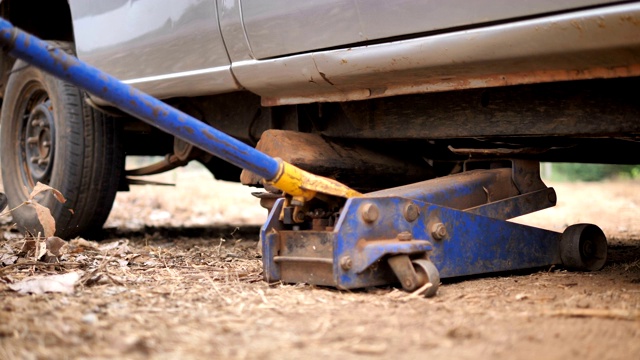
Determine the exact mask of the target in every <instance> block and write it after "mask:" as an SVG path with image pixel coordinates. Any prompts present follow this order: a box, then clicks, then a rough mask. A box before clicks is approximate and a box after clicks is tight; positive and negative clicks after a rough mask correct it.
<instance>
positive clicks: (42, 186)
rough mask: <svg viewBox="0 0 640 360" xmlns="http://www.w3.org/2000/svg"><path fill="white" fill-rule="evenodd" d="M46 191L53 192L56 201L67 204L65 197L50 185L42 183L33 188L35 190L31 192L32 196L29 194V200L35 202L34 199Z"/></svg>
mask: <svg viewBox="0 0 640 360" xmlns="http://www.w3.org/2000/svg"><path fill="white" fill-rule="evenodd" d="M45 191H51V193H52V194H53V196H54V197H55V198H56V200H58V201H59V202H60V203H61V204H64V203H65V202H67V199H65V198H64V196H63V195H62V193H61V192H60V191H58V190H56V189H54V188H52V187H51V186H49V185H45V184H43V183H41V182H38V183H37V184H36V186H35V187H34V188H33V190H32V191H31V194H29V200H33V198H35V197H36V195H38V194H40V193H42V192H45Z"/></svg>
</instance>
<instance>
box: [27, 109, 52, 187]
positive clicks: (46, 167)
mask: <svg viewBox="0 0 640 360" xmlns="http://www.w3.org/2000/svg"><path fill="white" fill-rule="evenodd" d="M52 111H53V107H52V106H51V101H50V100H45V101H43V100H40V102H39V103H38V104H37V105H35V106H34V107H32V108H31V110H30V111H29V109H27V110H26V111H25V115H24V119H25V120H24V121H25V122H24V128H23V129H24V132H23V134H24V142H23V143H22V144H23V154H24V158H23V161H24V164H25V170H26V171H27V174H25V175H27V180H28V181H29V182H32V184H31V185H32V186H33V185H35V184H36V183H37V182H38V181H39V182H41V183H44V184H48V183H49V180H50V179H51V168H52V167H53V157H54V149H55V147H54V139H55V134H54V131H55V128H54V120H53V112H52Z"/></svg>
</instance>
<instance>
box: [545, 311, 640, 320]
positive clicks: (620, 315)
mask: <svg viewBox="0 0 640 360" xmlns="http://www.w3.org/2000/svg"><path fill="white" fill-rule="evenodd" d="M546 314H547V315H550V316H566V317H597V318H604V319H617V320H631V321H633V320H636V321H639V320H640V311H631V310H622V309H562V310H557V311H551V312H547V313H546Z"/></svg>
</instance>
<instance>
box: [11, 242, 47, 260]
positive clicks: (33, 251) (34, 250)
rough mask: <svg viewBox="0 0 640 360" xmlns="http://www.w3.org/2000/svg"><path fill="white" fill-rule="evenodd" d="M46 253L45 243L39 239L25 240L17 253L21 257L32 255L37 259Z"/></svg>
mask: <svg viewBox="0 0 640 360" xmlns="http://www.w3.org/2000/svg"><path fill="white" fill-rule="evenodd" d="M46 253H47V243H46V242H45V241H41V240H40V239H29V240H25V242H24V245H22V249H20V252H19V253H18V256H22V257H34V258H36V260H39V259H40V258H41V257H43V256H44V255H45V254H46Z"/></svg>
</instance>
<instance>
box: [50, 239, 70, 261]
mask: <svg viewBox="0 0 640 360" xmlns="http://www.w3.org/2000/svg"><path fill="white" fill-rule="evenodd" d="M46 243H47V250H49V252H50V253H51V255H53V256H60V255H63V254H64V253H65V250H66V248H67V246H68V245H67V242H66V241H64V240H62V239H60V238H59V237H57V236H51V237H48V238H47V241H46Z"/></svg>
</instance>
